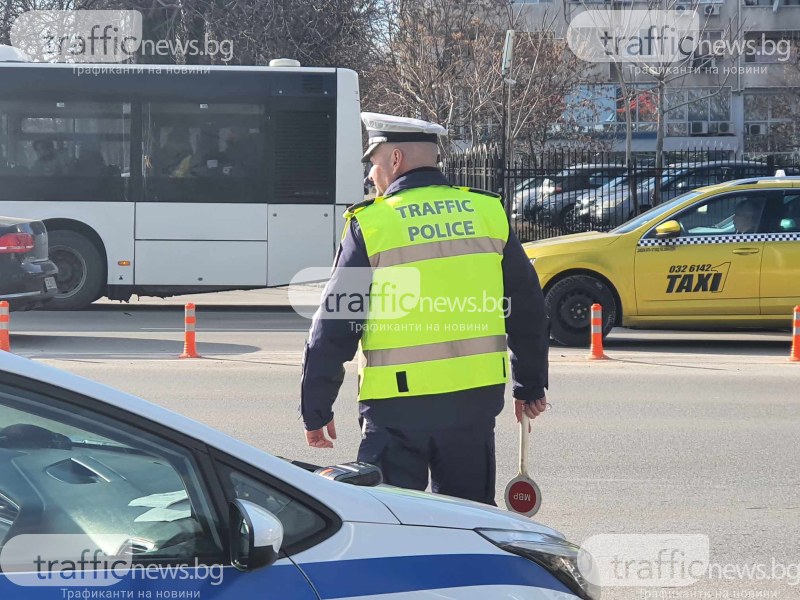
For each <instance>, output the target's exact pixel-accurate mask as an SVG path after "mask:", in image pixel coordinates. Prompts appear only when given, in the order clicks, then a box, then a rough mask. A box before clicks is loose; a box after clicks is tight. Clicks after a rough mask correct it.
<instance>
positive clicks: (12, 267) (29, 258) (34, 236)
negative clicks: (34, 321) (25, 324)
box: [0, 217, 58, 310]
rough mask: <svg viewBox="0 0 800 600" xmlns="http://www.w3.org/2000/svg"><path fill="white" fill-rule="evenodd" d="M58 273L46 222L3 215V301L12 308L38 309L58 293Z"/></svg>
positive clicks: (0, 250)
mask: <svg viewBox="0 0 800 600" xmlns="http://www.w3.org/2000/svg"><path fill="white" fill-rule="evenodd" d="M56 273H58V269H57V268H56V265H55V264H54V263H53V262H52V261H51V260H50V259H49V258H48V257H47V230H46V229H45V227H44V224H43V223H42V222H41V221H29V220H26V219H14V218H11V217H0V300H8V303H9V306H10V308H11V310H29V309H31V308H38V307H39V306H42V305H43V304H44V303H45V302H47V301H48V300H50V299H51V298H53V297H54V296H55V295H56V292H57V291H58V287H57V284H56Z"/></svg>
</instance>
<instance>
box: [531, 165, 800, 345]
mask: <svg viewBox="0 0 800 600" xmlns="http://www.w3.org/2000/svg"><path fill="white" fill-rule="evenodd" d="M780 175H782V174H781V173H779V174H778V176H775V177H761V178H757V177H755V178H748V179H739V180H736V181H729V182H725V183H721V184H718V185H714V186H708V187H703V188H699V189H697V190H694V191H691V192H689V193H686V194H683V195H681V196H678V197H677V198H674V199H672V200H670V201H669V202H666V203H664V204H661V205H659V206H657V207H655V208H653V209H651V210H649V211H647V212H646V213H643V214H642V215H640V216H638V217H636V218H634V219H632V220H630V221H628V222H627V223H624V224H623V225H621V226H620V227H617V228H616V229H613V230H612V231H610V232H608V233H602V232H586V233H579V234H575V235H569V236H563V237H559V238H554V239H550V240H543V241H540V242H533V243H529V244H526V245H525V251H526V253H527V255H528V257H529V258H530V259H531V260H532V261H533V262H534V266H535V267H536V271H537V273H538V274H539V278H540V281H541V284H542V288H543V290H544V292H545V304H546V308H547V311H548V315H549V317H550V324H551V335H552V337H553V338H554V339H555V340H556V341H557V342H560V343H562V344H565V345H568V346H585V345H587V344H588V342H589V338H590V335H589V331H590V328H589V327H590V312H591V305H592V304H594V303H599V304H601V305H602V307H603V334H604V335H605V334H607V333H608V332H609V331H610V330H611V328H612V327H614V326H615V325H621V326H624V327H634V328H635V327H641V328H665V327H669V328H730V327H766V328H784V327H789V324H790V321H791V317H792V310H793V307H794V306H796V305H799V304H800V178H798V177H785V176H780Z"/></svg>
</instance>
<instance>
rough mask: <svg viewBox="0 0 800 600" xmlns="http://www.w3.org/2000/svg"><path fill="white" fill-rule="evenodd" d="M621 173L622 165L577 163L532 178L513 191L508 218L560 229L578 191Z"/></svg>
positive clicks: (589, 188) (572, 206)
mask: <svg viewBox="0 0 800 600" xmlns="http://www.w3.org/2000/svg"><path fill="white" fill-rule="evenodd" d="M624 173H625V167H624V166H622V165H614V164H602V163H600V164H577V165H572V166H571V167H568V168H566V169H564V170H563V171H560V172H558V173H556V174H552V175H544V176H542V177H541V178H536V179H538V180H537V181H536V183H535V184H534V185H532V186H528V187H526V188H525V189H522V190H518V191H516V193H515V194H514V201H513V205H512V211H511V212H512V218H517V219H518V218H524V219H527V220H530V221H532V222H536V223H542V224H544V225H550V226H558V227H562V228H563V225H564V217H565V215H567V214H568V213H570V212H571V211H572V209H573V208H574V206H575V199H576V198H577V197H578V196H579V195H580V193H581V192H583V191H585V190H593V189H597V188H600V187H602V186H604V185H606V184H607V183H609V182H610V181H612V180H613V179H615V178H616V177H618V176H619V175H622V174H624Z"/></svg>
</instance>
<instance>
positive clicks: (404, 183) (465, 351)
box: [300, 113, 549, 504]
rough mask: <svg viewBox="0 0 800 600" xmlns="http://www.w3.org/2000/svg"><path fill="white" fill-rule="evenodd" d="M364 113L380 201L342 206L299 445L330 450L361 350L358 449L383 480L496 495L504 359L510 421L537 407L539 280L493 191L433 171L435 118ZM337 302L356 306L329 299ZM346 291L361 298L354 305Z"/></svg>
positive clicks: (311, 347) (544, 338) (470, 495)
mask: <svg viewBox="0 0 800 600" xmlns="http://www.w3.org/2000/svg"><path fill="white" fill-rule="evenodd" d="M362 120H363V122H364V124H365V126H366V128H367V131H368V134H369V147H368V148H367V151H366V153H365V154H364V157H363V160H364V162H367V161H369V162H371V163H372V168H371V170H370V178H371V179H372V181H373V182H374V184H375V187H376V189H377V193H378V197H376V198H375V199H374V200H368V201H365V202H362V203H360V204H356V205H354V206H351V207H350V208H349V209H348V211H347V213H346V214H345V216H346V218H347V224H346V227H345V231H344V235H343V238H342V242H341V245H340V247H339V252H338V254H337V257H336V261H335V263H334V269H333V272H332V275H331V279H330V281H329V282H328V285H327V287H326V290H325V293H324V294H323V302H322V304H321V306H320V309H319V310H318V311H317V314H316V315H315V319H314V321H313V323H312V326H311V330H310V332H309V339H308V341H307V343H306V348H305V352H304V358H303V380H302V391H301V398H302V399H301V407H300V408H301V412H302V416H303V421H304V424H305V429H306V439H307V442H308V444H309V445H310V446H312V447H317V448H328V447H332V446H333V442H332V440H333V439H335V438H336V426H335V423H334V419H333V411H332V405H333V402H334V400H335V399H336V396H337V394H338V392H339V388H340V386H341V384H342V381H343V379H344V367H343V365H344V363H345V362H347V361H349V360H352V359H353V358H354V356H355V355H356V352H358V355H359V357H358V360H359V376H358V379H359V398H358V399H359V408H360V415H361V416H360V419H359V420H360V423H361V431H362V441H361V446H360V448H359V453H358V459H359V460H360V461H363V462H368V463H372V464H375V465H378V466H379V467H381V469H382V471H383V475H384V480H385V481H386V482H387V483H389V484H392V485H396V486H399V487H405V488H411V489H417V490H424V489H425V488H426V487H427V485H428V474H429V471H430V475H431V489H432V490H433V492H435V493H441V494H447V495H450V496H456V497H460V498H466V499H469V500H475V501H477V502H483V503H486V504H494V497H495V456H494V426H495V417H496V416H497V415H498V414H499V413H500V411H501V410H502V408H503V395H504V390H505V384H506V381H507V378H508V371H509V366H510V372H511V376H512V379H513V395H514V399H515V415H516V418H517V421H519V419H520V418H521V415H522V413H523V412H525V413H526V414H527V415H528V416H529V417H531V418H534V417H536V416H537V415H539V414H540V413H541V412H542V411H544V409H545V388H546V387H547V385H548V379H547V370H548V362H547V353H548V339H549V335H548V327H547V320H546V316H545V309H544V298H543V296H542V290H541V288H540V286H539V280H538V277H537V276H536V273H535V271H534V269H533V266H532V265H531V263H530V261H529V260H528V258H527V257H526V256H525V252H524V251H523V249H522V245H521V244H520V242H519V240H518V239H517V237H516V236H515V235H514V232H513V231H511V230H510V227H509V224H508V220H507V217H506V214H505V211H504V210H503V205H502V202H501V200H500V199H499V197H498V196H496V195H495V194H491V193H489V192H483V191H477V190H471V189H467V188H458V187H453V186H450V184H449V183H448V181H447V179H446V178H445V177H444V175H443V174H442V173H441V172H440V171H439V170H438V169H437V168H436V163H437V160H438V159H437V155H438V145H437V141H438V136H440V135H445V134H446V133H447V132H446V130H445V129H444V128H442V127H441V126H439V125H435V124H433V123H428V122H426V121H421V120H418V119H407V118H402V117H394V116H389V115H379V114H375V113H363V114H362ZM358 273H362V274H363V273H366V274H367V275H366V276H357V275H355V276H354V274H358ZM387 296H389V297H390V298H389V299H388V300H387ZM342 298H345V299H348V301H349V302H348V303H347V308H346V310H351V311H354V312H351V313H346V314H344V315H343V314H342V311H343V310H345V308H344V307H343V306H342V303H341V302H335V303H333V304H334V305H335V306H332V303H331V302H329V301H330V300H331V299H342ZM354 298H366V299H367V300H368V302H367V306H366V307H364V308H363V310H361V311H360V312H359V309H354V308H353V305H354V303H353V302H352V300H353V299H354ZM408 298H413V299H414V300H415V301H412V302H400V303H399V304H398V303H397V302H395V301H397V300H398V299H400V300H403V299H406V300H407V299H408ZM389 300H392V302H390V301H389ZM387 304H390V305H391V306H387ZM333 313H335V314H333ZM344 317H346V318H344ZM509 350H510V365H509V362H508V359H509V352H508V351H509ZM326 433H327V435H326Z"/></svg>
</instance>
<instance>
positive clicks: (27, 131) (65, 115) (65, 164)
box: [0, 101, 130, 202]
mask: <svg viewBox="0 0 800 600" xmlns="http://www.w3.org/2000/svg"><path fill="white" fill-rule="evenodd" d="M0 115H2V131H0V137H1V138H2V142H1V143H0V146H2V149H3V152H2V157H0V178H2V185H0V199H2V200H11V201H23V200H56V201H91V202H99V201H108V202H112V201H124V200H125V199H126V187H127V186H126V182H127V181H128V180H129V178H130V105H129V104H123V103H97V102H28V101H17V102H0Z"/></svg>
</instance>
